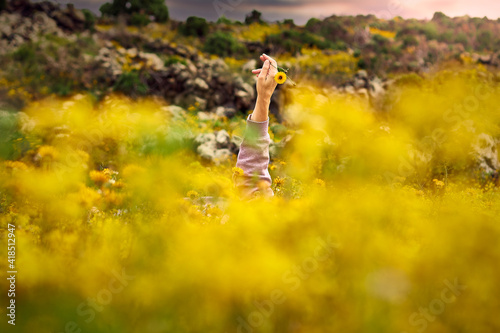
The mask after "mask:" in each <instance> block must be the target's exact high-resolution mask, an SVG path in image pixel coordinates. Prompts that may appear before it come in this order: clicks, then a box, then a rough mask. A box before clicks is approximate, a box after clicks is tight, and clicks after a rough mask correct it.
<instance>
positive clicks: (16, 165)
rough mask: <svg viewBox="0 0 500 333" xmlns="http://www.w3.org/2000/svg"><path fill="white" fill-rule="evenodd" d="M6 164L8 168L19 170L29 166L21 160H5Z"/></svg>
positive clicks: (26, 168)
mask: <svg viewBox="0 0 500 333" xmlns="http://www.w3.org/2000/svg"><path fill="white" fill-rule="evenodd" d="M4 163H5V166H6V167H7V168H8V169H12V170H14V169H17V170H28V166H27V165H26V164H24V163H23V162H19V161H5V162H4Z"/></svg>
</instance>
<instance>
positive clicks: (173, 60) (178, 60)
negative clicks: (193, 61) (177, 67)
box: [165, 56, 187, 67]
mask: <svg viewBox="0 0 500 333" xmlns="http://www.w3.org/2000/svg"><path fill="white" fill-rule="evenodd" d="M178 63H181V64H183V65H187V62H186V60H184V59H182V58H181V57H179V56H171V57H170V58H168V59H167V60H165V67H168V66H170V65H173V64H178Z"/></svg>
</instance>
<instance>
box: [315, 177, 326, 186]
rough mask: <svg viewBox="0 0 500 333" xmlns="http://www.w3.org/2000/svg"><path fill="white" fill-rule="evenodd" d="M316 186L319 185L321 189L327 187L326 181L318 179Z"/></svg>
mask: <svg viewBox="0 0 500 333" xmlns="http://www.w3.org/2000/svg"><path fill="white" fill-rule="evenodd" d="M314 184H316V185H318V186H320V187H325V181H324V180H322V179H319V178H317V179H315V180H314Z"/></svg>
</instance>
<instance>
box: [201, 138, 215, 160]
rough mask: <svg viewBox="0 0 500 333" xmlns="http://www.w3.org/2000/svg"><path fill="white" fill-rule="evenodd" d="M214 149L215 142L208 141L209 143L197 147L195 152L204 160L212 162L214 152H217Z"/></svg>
mask: <svg viewBox="0 0 500 333" xmlns="http://www.w3.org/2000/svg"><path fill="white" fill-rule="evenodd" d="M216 148H217V146H216V144H215V141H210V142H205V143H203V144H201V145H200V146H198V148H197V149H196V152H197V153H198V155H200V157H201V158H203V159H204V160H207V161H210V162H213V161H214V160H215V152H216V150H217V149H216Z"/></svg>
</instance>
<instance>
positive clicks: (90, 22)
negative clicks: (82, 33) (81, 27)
mask: <svg viewBox="0 0 500 333" xmlns="http://www.w3.org/2000/svg"><path fill="white" fill-rule="evenodd" d="M82 13H83V15H85V29H88V30H90V31H94V30H95V28H94V27H95V22H96V18H95V16H94V14H93V13H92V12H91V11H90V10H88V9H82Z"/></svg>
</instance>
